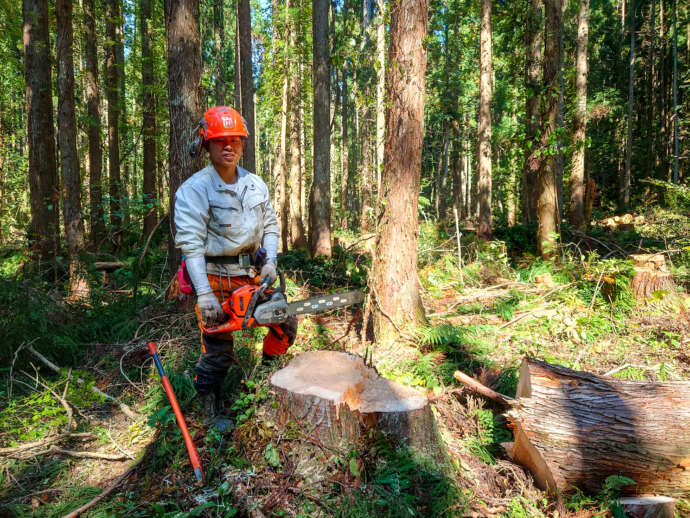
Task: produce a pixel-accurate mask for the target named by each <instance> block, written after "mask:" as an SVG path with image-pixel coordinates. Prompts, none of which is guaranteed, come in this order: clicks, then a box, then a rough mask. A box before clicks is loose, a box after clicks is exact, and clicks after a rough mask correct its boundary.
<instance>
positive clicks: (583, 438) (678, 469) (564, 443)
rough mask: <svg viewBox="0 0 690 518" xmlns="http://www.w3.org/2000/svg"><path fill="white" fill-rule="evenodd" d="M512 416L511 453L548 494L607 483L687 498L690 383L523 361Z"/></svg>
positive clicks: (632, 490)
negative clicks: (618, 478) (614, 478)
mask: <svg viewBox="0 0 690 518" xmlns="http://www.w3.org/2000/svg"><path fill="white" fill-rule="evenodd" d="M516 399H517V404H515V405H514V406H513V408H512V409H511V410H510V411H509V412H508V413H507V416H508V419H509V423H510V427H511V428H512V429H513V433H514V438H515V442H514V444H513V445H512V448H511V450H512V451H509V453H510V454H511V456H512V458H513V459H514V460H516V461H517V462H519V463H521V464H523V465H524V466H526V467H527V468H528V469H529V470H530V471H531V472H532V473H533V474H534V477H535V479H536V482H537V484H538V485H539V486H540V487H541V488H543V489H548V490H550V491H559V492H568V491H571V490H572V488H573V487H578V488H580V489H583V490H585V491H590V492H597V491H599V490H600V489H601V487H602V484H603V483H604V481H605V480H606V477H608V476H610V475H623V476H626V477H629V478H631V479H632V480H634V481H635V485H631V486H626V487H624V488H623V490H622V492H623V494H627V495H639V494H661V495H668V496H677V497H687V496H688V495H690V382H684V381H680V382H666V383H657V382H638V381H626V380H618V379H614V378H608V377H603V376H596V375H593V374H589V373H586V372H577V371H574V370H571V369H566V368H565V367H560V366H557V365H550V364H548V363H545V362H540V361H537V360H531V359H525V360H523V362H522V365H521V367H520V382H519V383H518V388H517V394H516Z"/></svg>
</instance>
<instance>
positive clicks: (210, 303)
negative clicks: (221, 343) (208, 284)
mask: <svg viewBox="0 0 690 518" xmlns="http://www.w3.org/2000/svg"><path fill="white" fill-rule="evenodd" d="M196 304H197V306H199V313H201V322H202V323H203V324H204V325H205V326H212V325H214V324H219V323H220V322H221V321H222V320H223V308H222V307H220V302H218V299H217V298H216V296H215V295H214V294H213V292H212V291H211V292H209V293H202V294H201V295H199V296H198V297H197V299H196Z"/></svg>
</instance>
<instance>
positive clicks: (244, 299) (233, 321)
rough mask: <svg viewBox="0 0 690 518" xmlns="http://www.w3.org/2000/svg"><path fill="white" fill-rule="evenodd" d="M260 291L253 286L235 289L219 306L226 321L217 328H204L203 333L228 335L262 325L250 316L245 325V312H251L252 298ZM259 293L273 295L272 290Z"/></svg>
mask: <svg viewBox="0 0 690 518" xmlns="http://www.w3.org/2000/svg"><path fill="white" fill-rule="evenodd" d="M260 290H261V286H257V285H255V284H245V285H243V286H240V287H239V288H235V289H234V290H233V291H232V293H230V296H229V297H228V298H226V299H225V300H224V301H223V302H222V304H221V307H222V308H223V312H224V313H225V314H226V315H228V319H227V320H226V321H225V322H223V323H221V324H218V325H217V326H211V327H206V326H204V332H205V333H208V334H216V333H230V332H232V331H239V330H240V329H250V328H252V327H259V326H260V325H262V324H259V323H257V322H256V320H255V319H254V317H253V316H252V315H251V314H250V315H249V318H248V319H246V323H245V317H246V316H247V312H248V311H251V310H253V307H251V304H252V298H255V297H256V296H258V295H257V293H258V292H259V291H260ZM261 291H263V293H265V294H266V295H270V294H271V293H273V290H269V289H264V290H261ZM263 325H267V324H263Z"/></svg>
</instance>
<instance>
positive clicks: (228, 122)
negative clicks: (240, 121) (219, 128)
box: [221, 117, 235, 129]
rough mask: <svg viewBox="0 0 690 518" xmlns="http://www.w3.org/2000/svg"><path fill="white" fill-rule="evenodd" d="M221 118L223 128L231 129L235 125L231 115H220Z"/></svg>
mask: <svg viewBox="0 0 690 518" xmlns="http://www.w3.org/2000/svg"><path fill="white" fill-rule="evenodd" d="M221 118H222V119H223V127H224V128H225V129H233V128H234V127H235V121H234V120H233V118H232V117H221Z"/></svg>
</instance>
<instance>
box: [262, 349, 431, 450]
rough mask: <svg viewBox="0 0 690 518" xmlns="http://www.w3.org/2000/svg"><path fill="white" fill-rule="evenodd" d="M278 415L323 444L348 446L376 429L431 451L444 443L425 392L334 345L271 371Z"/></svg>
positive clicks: (340, 447) (393, 438) (280, 418)
mask: <svg viewBox="0 0 690 518" xmlns="http://www.w3.org/2000/svg"><path fill="white" fill-rule="evenodd" d="M271 386H272V388H273V389H274V390H275V392H276V394H277V395H278V397H279V399H280V405H279V414H280V415H279V420H280V421H282V422H286V421H289V420H292V421H295V422H296V423H297V424H299V425H301V426H302V428H303V429H304V430H309V431H310V432H311V433H312V434H313V435H315V436H316V437H317V438H318V439H319V440H320V441H322V442H323V443H324V444H325V445H328V446H330V447H334V448H337V449H343V448H345V449H349V448H351V447H352V446H353V445H354V444H356V443H357V442H358V441H359V439H360V438H361V437H362V436H363V432H366V431H369V430H377V431H380V432H383V433H384V434H386V435H388V436H389V437H390V438H391V439H392V440H394V442H396V443H401V444H406V445H408V446H410V447H411V448H412V449H414V450H417V451H420V452H423V453H425V454H427V455H429V456H431V457H436V458H438V456H439V455H440V451H441V447H440V441H439V437H438V431H437V428H436V423H435V421H434V417H433V414H432V412H431V407H430V406H429V402H428V400H427V398H426V396H424V395H423V394H421V393H419V392H417V391H416V390H413V389H411V388H409V387H405V386H402V385H399V384H398V383H395V382H394V381H391V380H388V379H385V378H382V377H380V376H379V375H378V373H377V372H376V371H375V370H374V369H372V368H370V367H367V366H366V365H365V364H364V361H363V360H362V358H360V357H358V356H355V355H351V354H346V353H341V352H335V351H315V352H308V353H304V354H301V355H299V356H297V357H296V358H294V359H293V360H292V361H291V362H290V363H289V364H288V365H287V366H286V367H285V368H283V369H281V370H279V371H278V372H276V373H275V374H274V375H273V376H272V377H271Z"/></svg>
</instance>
